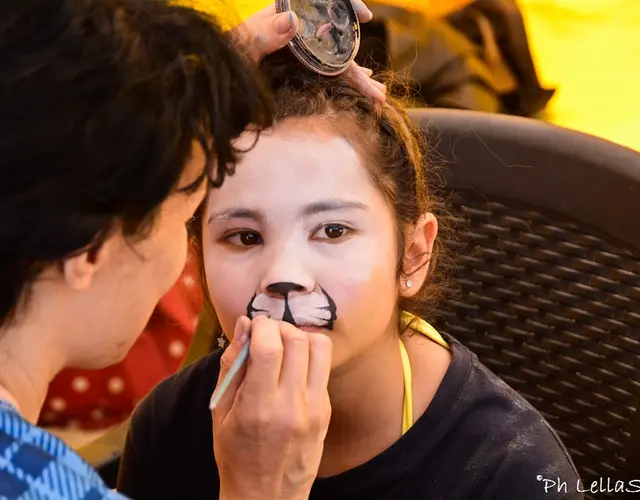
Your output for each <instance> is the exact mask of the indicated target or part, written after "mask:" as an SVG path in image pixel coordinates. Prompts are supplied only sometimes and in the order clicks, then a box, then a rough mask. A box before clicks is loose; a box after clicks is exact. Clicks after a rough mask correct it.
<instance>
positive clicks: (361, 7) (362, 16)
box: [355, 2, 373, 23]
mask: <svg viewBox="0 0 640 500" xmlns="http://www.w3.org/2000/svg"><path fill="white" fill-rule="evenodd" d="M355 7H356V11H357V12H356V13H357V14H358V19H359V20H360V22H364V23H366V22H369V21H371V20H372V19H373V12H371V10H370V9H369V7H367V6H366V5H365V4H364V3H362V2H358V3H357V4H356V6H355Z"/></svg>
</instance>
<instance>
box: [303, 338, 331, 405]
mask: <svg viewBox="0 0 640 500" xmlns="http://www.w3.org/2000/svg"><path fill="white" fill-rule="evenodd" d="M332 355H333V342H332V341H331V339H330V338H329V337H328V336H327V335H324V334H322V333H318V334H314V335H311V336H310V337H309V368H308V375H307V387H308V388H309V391H310V392H311V393H313V394H315V395H320V394H324V393H326V391H327V386H328V385H329V374H330V373H331V357H332Z"/></svg>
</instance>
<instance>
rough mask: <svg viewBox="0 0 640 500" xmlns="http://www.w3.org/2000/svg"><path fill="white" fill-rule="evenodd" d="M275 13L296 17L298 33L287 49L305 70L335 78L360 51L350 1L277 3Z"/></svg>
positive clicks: (292, 0) (290, 0)
mask: <svg viewBox="0 0 640 500" xmlns="http://www.w3.org/2000/svg"><path fill="white" fill-rule="evenodd" d="M276 10H277V11H278V12H286V11H289V10H291V11H293V12H294V13H295V14H296V15H297V16H298V19H299V21H300V24H299V28H298V33H297V34H296V36H295V37H294V38H293V40H291V42H290V43H289V47H290V49H291V51H292V52H293V54H294V55H295V56H296V57H297V58H298V60H299V61H300V62H301V63H302V64H304V65H305V66H306V67H307V68H309V69H310V70H313V71H315V72H317V73H320V74H321V75H327V76H336V75H339V74H341V73H343V72H344V71H346V70H347V68H348V67H349V66H350V65H351V63H352V62H353V60H354V58H355V56H356V54H357V53H358V49H359V48H360V23H359V21H358V16H357V13H356V11H355V9H354V7H353V4H352V3H351V0H276Z"/></svg>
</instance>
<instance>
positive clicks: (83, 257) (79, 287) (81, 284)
mask: <svg viewBox="0 0 640 500" xmlns="http://www.w3.org/2000/svg"><path fill="white" fill-rule="evenodd" d="M118 237H119V235H112V236H110V237H108V238H106V239H105V241H103V242H102V243H101V244H100V245H96V246H94V247H92V248H90V249H89V250H87V251H86V252H83V253H81V254H79V255H76V256H74V257H70V258H68V259H66V260H65V261H64V263H63V265H62V267H63V275H64V279H65V281H66V282H67V285H68V286H69V288H71V289H72V290H75V291H77V292H84V291H86V290H88V289H89V288H90V287H91V284H92V283H93V280H94V279H95V275H96V273H97V272H98V270H99V269H100V268H101V267H103V266H104V265H105V263H106V262H107V261H108V260H109V258H110V256H111V255H112V253H113V247H114V245H115V242H114V239H115V238H118Z"/></svg>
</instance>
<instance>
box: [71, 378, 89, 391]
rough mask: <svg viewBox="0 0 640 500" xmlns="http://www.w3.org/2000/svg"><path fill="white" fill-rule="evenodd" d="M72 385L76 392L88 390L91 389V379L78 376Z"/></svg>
mask: <svg viewBox="0 0 640 500" xmlns="http://www.w3.org/2000/svg"><path fill="white" fill-rule="evenodd" d="M71 387H73V390H74V391H76V392H80V393H82V392H87V390H89V380H88V379H87V377H76V378H74V379H73V380H72V381H71Z"/></svg>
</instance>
